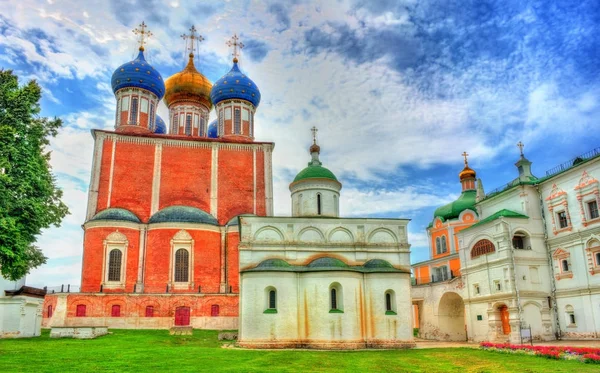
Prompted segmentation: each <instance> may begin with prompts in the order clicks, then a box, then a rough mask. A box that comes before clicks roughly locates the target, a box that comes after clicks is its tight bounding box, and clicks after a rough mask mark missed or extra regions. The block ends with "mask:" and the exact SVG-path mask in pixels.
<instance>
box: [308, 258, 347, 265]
mask: <svg viewBox="0 0 600 373" xmlns="http://www.w3.org/2000/svg"><path fill="white" fill-rule="evenodd" d="M307 267H308V268H348V264H346V263H344V262H342V261H341V260H339V259H336V258H330V257H323V258H318V259H315V260H313V261H312V262H310V263H308V265H307Z"/></svg>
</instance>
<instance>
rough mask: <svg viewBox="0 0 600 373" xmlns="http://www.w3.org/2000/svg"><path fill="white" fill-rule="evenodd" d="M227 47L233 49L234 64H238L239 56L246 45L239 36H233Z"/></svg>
mask: <svg viewBox="0 0 600 373" xmlns="http://www.w3.org/2000/svg"><path fill="white" fill-rule="evenodd" d="M227 46H229V47H233V53H232V54H231V55H232V56H233V62H238V56H239V55H240V50H241V49H242V48H244V43H242V42H241V41H240V38H238V36H237V34H233V36H232V37H231V40H229V41H227Z"/></svg>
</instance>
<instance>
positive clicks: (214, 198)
mask: <svg viewBox="0 0 600 373" xmlns="http://www.w3.org/2000/svg"><path fill="white" fill-rule="evenodd" d="M218 203H219V147H218V146H217V145H216V143H213V147H212V153H211V163H210V214H211V215H212V216H214V217H215V219H218V218H219V217H218V209H217V208H218Z"/></svg>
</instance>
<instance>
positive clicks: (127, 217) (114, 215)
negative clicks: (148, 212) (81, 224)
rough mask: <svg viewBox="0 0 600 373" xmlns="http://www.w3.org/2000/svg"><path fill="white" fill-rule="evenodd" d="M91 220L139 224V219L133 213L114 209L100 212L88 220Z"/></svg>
mask: <svg viewBox="0 0 600 373" xmlns="http://www.w3.org/2000/svg"><path fill="white" fill-rule="evenodd" d="M93 220H120V221H130V222H133V223H141V220H140V218H138V217H137V216H136V215H135V214H134V213H133V212H131V211H129V210H125V209H121V208H116V207H113V208H109V209H106V210H102V211H100V212H99V213H97V214H96V215H94V217H93V218H91V219H90V221H93Z"/></svg>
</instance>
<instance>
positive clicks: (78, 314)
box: [75, 304, 86, 317]
mask: <svg viewBox="0 0 600 373" xmlns="http://www.w3.org/2000/svg"><path fill="white" fill-rule="evenodd" d="M85 308H86V307H85V304H78V305H77V310H76V312H75V316H76V317H85V311H86V309H85Z"/></svg>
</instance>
